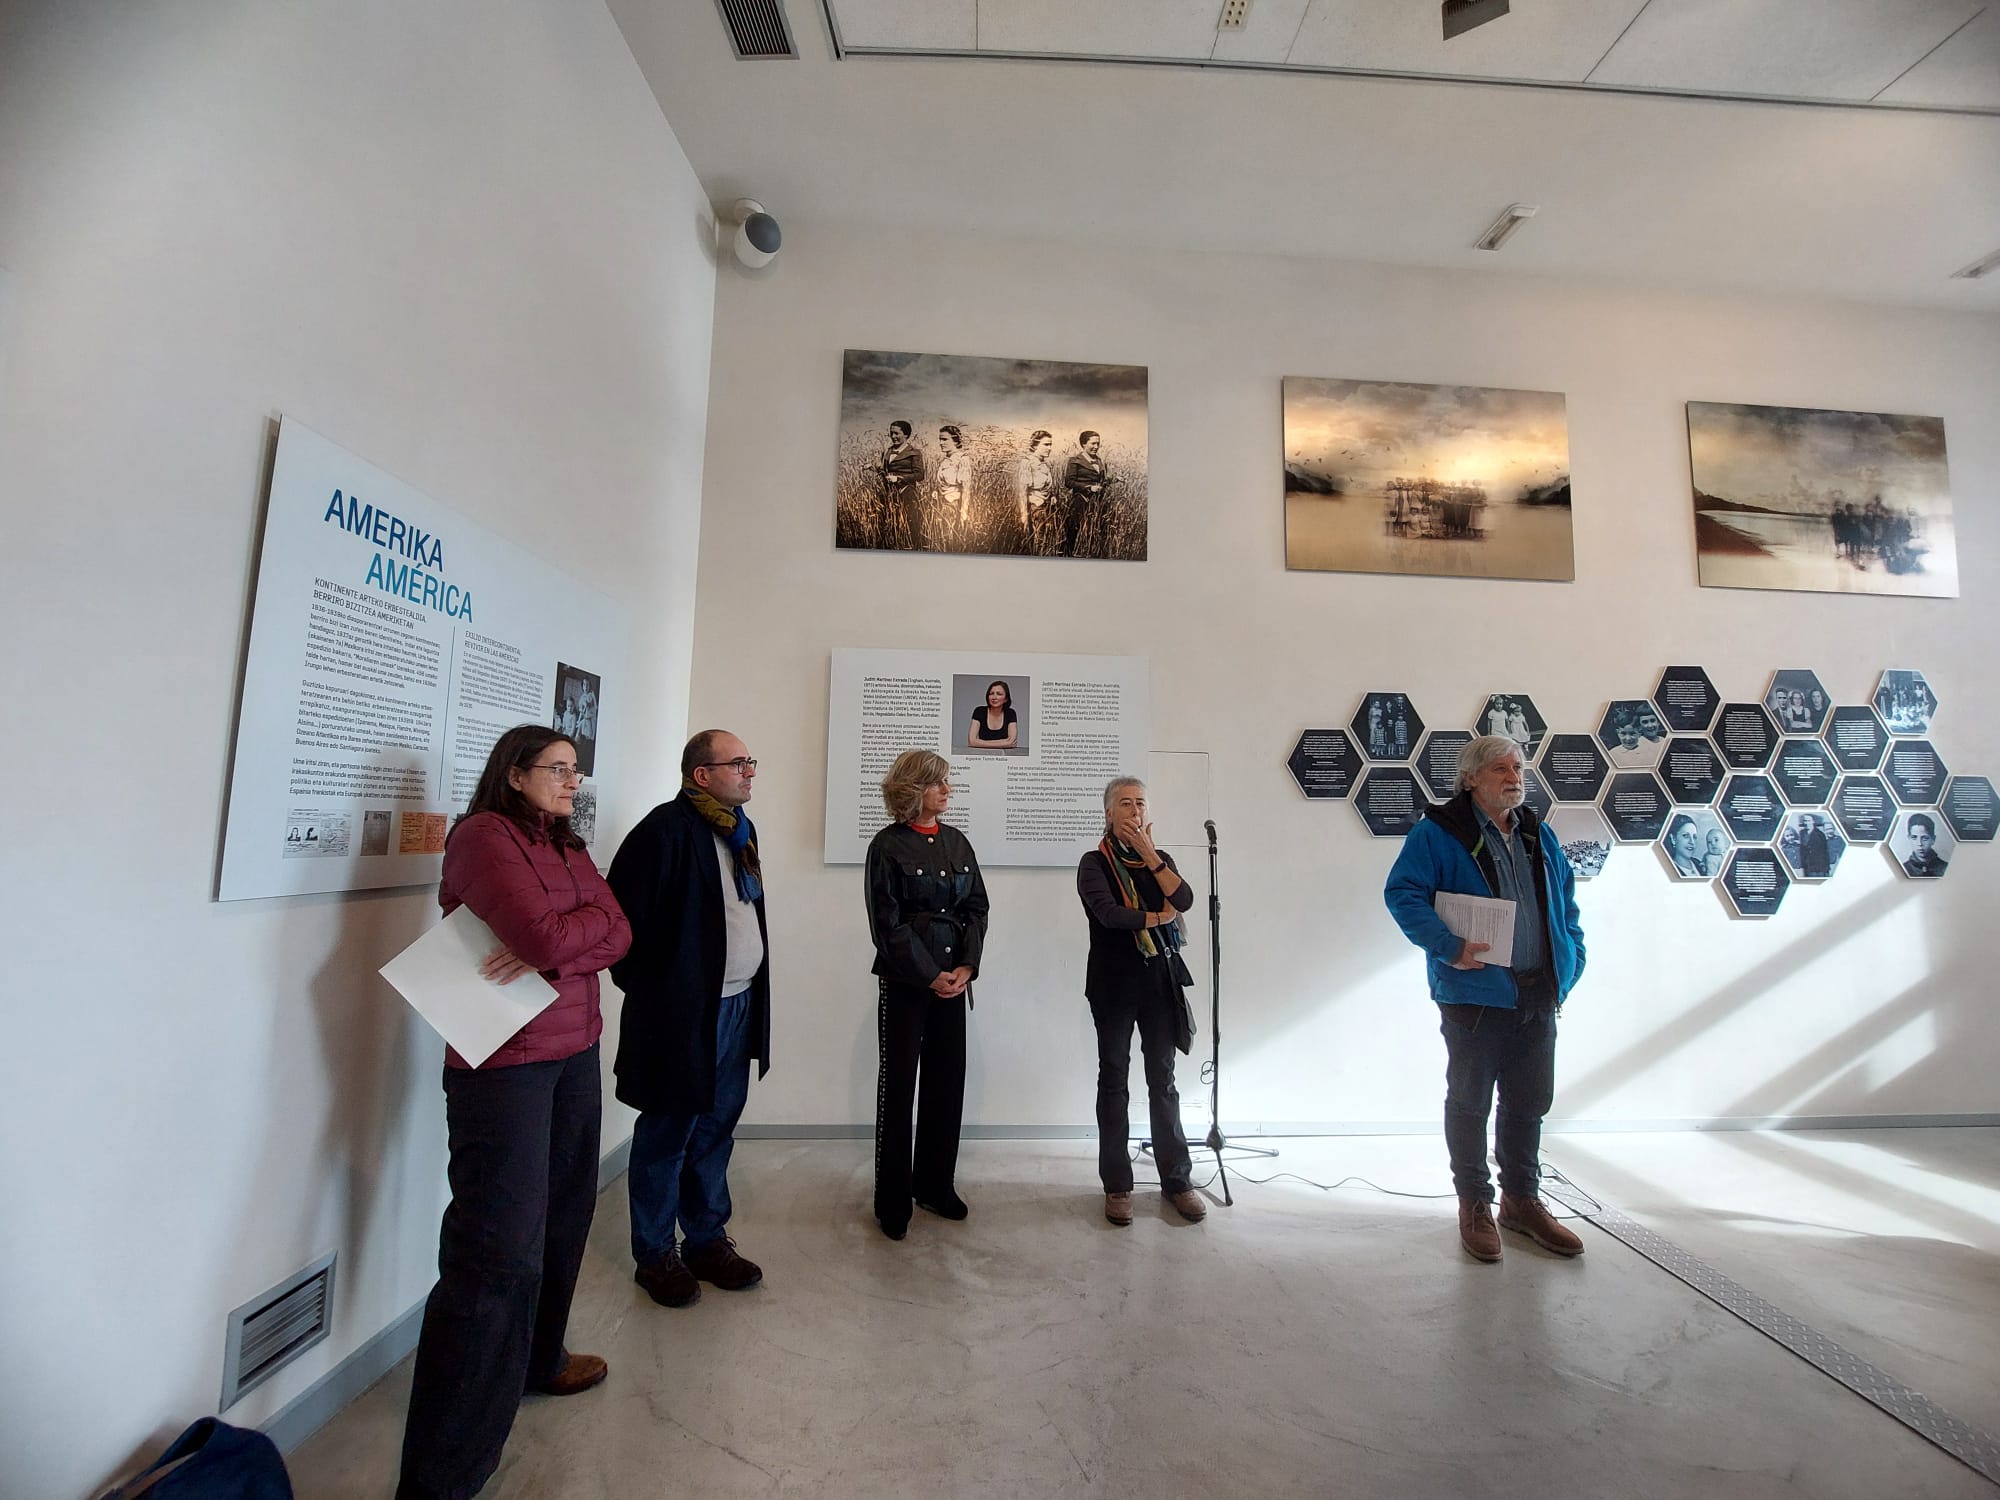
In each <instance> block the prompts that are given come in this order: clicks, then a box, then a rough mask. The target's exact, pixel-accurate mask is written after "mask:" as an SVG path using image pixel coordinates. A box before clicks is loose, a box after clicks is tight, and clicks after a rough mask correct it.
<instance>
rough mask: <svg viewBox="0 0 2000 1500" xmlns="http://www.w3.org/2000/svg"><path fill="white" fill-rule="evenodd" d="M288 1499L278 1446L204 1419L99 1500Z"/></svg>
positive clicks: (258, 1435) (288, 1488)
mask: <svg viewBox="0 0 2000 1500" xmlns="http://www.w3.org/2000/svg"><path fill="white" fill-rule="evenodd" d="M142 1495H143V1496H145V1497H147V1500H292V1481H291V1479H290V1478H289V1477H288V1476H287V1475H286V1473H285V1461H284V1459H282V1458H281V1457H279V1456H278V1445H277V1444H276V1443H274V1442H272V1441H271V1440H270V1439H269V1438H267V1437H265V1436H264V1434H263V1433H261V1432H258V1431H255V1430H254V1429H252V1428H248V1427H231V1426H230V1425H229V1424H228V1423H227V1422H223V1421H219V1420H218V1419H216V1418H214V1417H203V1418H202V1419H201V1420H200V1421H199V1422H196V1423H195V1424H194V1425H193V1426H192V1427H190V1428H188V1430H187V1431H186V1432H183V1433H182V1434H181V1435H180V1436H179V1437H177V1438H175V1439H174V1440H173V1442H172V1443H170V1444H169V1445H168V1447H167V1451H166V1452H164V1453H162V1454H161V1455H160V1456H159V1457H158V1458H156V1459H154V1460H153V1462H152V1464H151V1466H150V1467H148V1468H147V1469H146V1470H145V1471H144V1472H142V1473H139V1474H135V1475H133V1476H132V1478H130V1479H128V1480H126V1481H125V1483H123V1484H121V1485H118V1486H116V1487H115V1488H113V1489H110V1490H107V1491H106V1492H105V1494H104V1496H103V1500H139V1497H140V1496H142Z"/></svg>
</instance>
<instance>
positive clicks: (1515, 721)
mask: <svg viewBox="0 0 2000 1500" xmlns="http://www.w3.org/2000/svg"><path fill="white" fill-rule="evenodd" d="M1472 727H1473V728H1474V729H1476V730H1478V731H1479V733H1481V734H1504V735H1506V736H1507V738H1508V739H1510V740H1512V741H1513V742H1514V743H1515V744H1517V745H1519V746H1520V747H1521V753H1522V754H1523V755H1525V756H1526V757H1527V758H1528V759H1529V760H1533V759H1534V758H1535V752H1536V751H1538V750H1540V749H1541V748H1542V736H1543V735H1545V734H1547V733H1548V732H1549V723H1548V720H1546V719H1544V718H1543V717H1542V711H1541V710H1540V709H1538V708H1536V707H1535V700H1534V699H1532V698H1530V697H1529V696H1528V695H1527V694H1526V693H1488V694H1487V695H1486V700H1485V702H1483V703H1481V704H1480V705H1479V715H1478V717H1477V718H1476V719H1474V720H1473V723H1472Z"/></svg>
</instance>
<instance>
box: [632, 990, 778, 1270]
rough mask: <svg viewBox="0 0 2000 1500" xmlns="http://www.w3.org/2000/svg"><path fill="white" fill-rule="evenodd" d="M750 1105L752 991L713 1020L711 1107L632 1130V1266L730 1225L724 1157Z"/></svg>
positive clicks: (725, 1003)
mask: <svg viewBox="0 0 2000 1500" xmlns="http://www.w3.org/2000/svg"><path fill="white" fill-rule="evenodd" d="M749 1098H750V991H748V990H744V991H742V992H741V993H740V994H735V995H725V996H723V997H722V1002H721V1005H720V1007H719V1008H718V1009H717V1011H716V1016H715V1107H714V1108H713V1109H710V1110H708V1111H707V1112H706V1113H704V1114H698V1115H670V1114H660V1113H654V1112H650V1111H648V1112H642V1113H641V1114H640V1116H639V1121H638V1123H637V1124H636V1125H634V1126H633V1127H632V1165H631V1167H630V1168H629V1169H628V1170H627V1172H626V1174H625V1186H626V1192H627V1195H628V1196H629V1197H630V1199H631V1204H632V1259H633V1260H634V1261H635V1262H637V1263H638V1264H639V1265H642V1266H644V1265H650V1264H652V1263H653V1262H654V1261H658V1260H664V1259H666V1257H667V1256H669V1255H671V1254H672V1253H673V1251H674V1226H675V1225H676V1223H678V1224H679V1226H680V1231H681V1235H680V1238H681V1242H682V1244H684V1245H685V1246H686V1248H687V1249H689V1250H699V1249H701V1248H703V1247H705V1246H708V1245H712V1244H714V1243H715V1242H716V1241H717V1240H719V1239H721V1238H722V1232H723V1227H724V1226H725V1225H726V1224H728V1222H729V1153H730V1152H731V1151H732V1150H733V1149H734V1148H735V1145H736V1122H737V1121H738V1120H740V1119H742V1118H743V1106H744V1105H745V1104H746V1103H747V1102H748V1101H749Z"/></svg>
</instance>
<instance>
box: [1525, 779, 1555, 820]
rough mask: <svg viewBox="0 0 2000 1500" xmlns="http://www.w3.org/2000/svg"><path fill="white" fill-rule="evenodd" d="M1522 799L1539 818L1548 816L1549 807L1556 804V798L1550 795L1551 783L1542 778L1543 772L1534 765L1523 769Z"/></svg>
mask: <svg viewBox="0 0 2000 1500" xmlns="http://www.w3.org/2000/svg"><path fill="white" fill-rule="evenodd" d="M1521 801H1522V802H1524V803H1526V804H1527V805H1528V806H1529V807H1531V808H1533V809H1534V813H1535V816H1536V817H1538V818H1546V817H1547V816H1548V815H1549V809H1550V808H1551V807H1554V806H1555V798H1553V797H1551V796H1550V795H1549V784H1548V783H1547V782H1546V781H1544V780H1542V775H1541V772H1539V771H1537V770H1536V769H1535V768H1534V767H1533V766H1524V767H1522V769H1521Z"/></svg>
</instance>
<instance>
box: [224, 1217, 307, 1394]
mask: <svg viewBox="0 0 2000 1500" xmlns="http://www.w3.org/2000/svg"><path fill="white" fill-rule="evenodd" d="M332 1329H333V1256H332V1255H330V1254H329V1255H327V1256H324V1257H322V1258H321V1259H319V1260H317V1261H315V1262H313V1264H311V1265H309V1266H307V1267H306V1268H305V1269H304V1270H303V1271H300V1272H299V1273H298V1274H297V1275H295V1276H290V1277H287V1278H286V1279H285V1280H284V1281H282V1282H280V1283H279V1284H278V1285H276V1286H274V1287H272V1288H271V1290H270V1291H268V1292H266V1293H265V1294H264V1295H263V1296H261V1297H253V1298H252V1299H251V1300H250V1301H248V1302H246V1303H244V1304H243V1305H242V1306H241V1307H239V1308H237V1309H236V1311H235V1312H233V1313H231V1314H230V1315H229V1332H228V1335H227V1336H226V1338H225V1340H224V1342H223V1348H222V1407H221V1410H223V1411H227V1410H229V1408H230V1407H232V1406H234V1405H235V1404H236V1403H237V1402H238V1401H240V1400H242V1399H243V1397H244V1396H245V1395H246V1394H247V1393H248V1392H249V1391H251V1390H253V1389H254V1388H255V1387H257V1386H259V1385H262V1384H263V1383H264V1382H265V1381H266V1380H269V1379H270V1378H271V1377H272V1376H273V1375H275V1374H277V1373H278V1371H279V1370H281V1369H283V1368H284V1367H285V1366H286V1365H288V1364H290V1363H291V1362H292V1361H293V1360H295V1359H297V1358H298V1357H299V1356H300V1355H301V1354H303V1353H305V1351H306V1350H308V1349H310V1348H311V1347H312V1346H313V1345H314V1344H317V1343H318V1342H319V1341H320V1340H321V1339H323V1338H325V1337H326V1336H327V1334H328V1333H330V1332H332Z"/></svg>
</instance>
